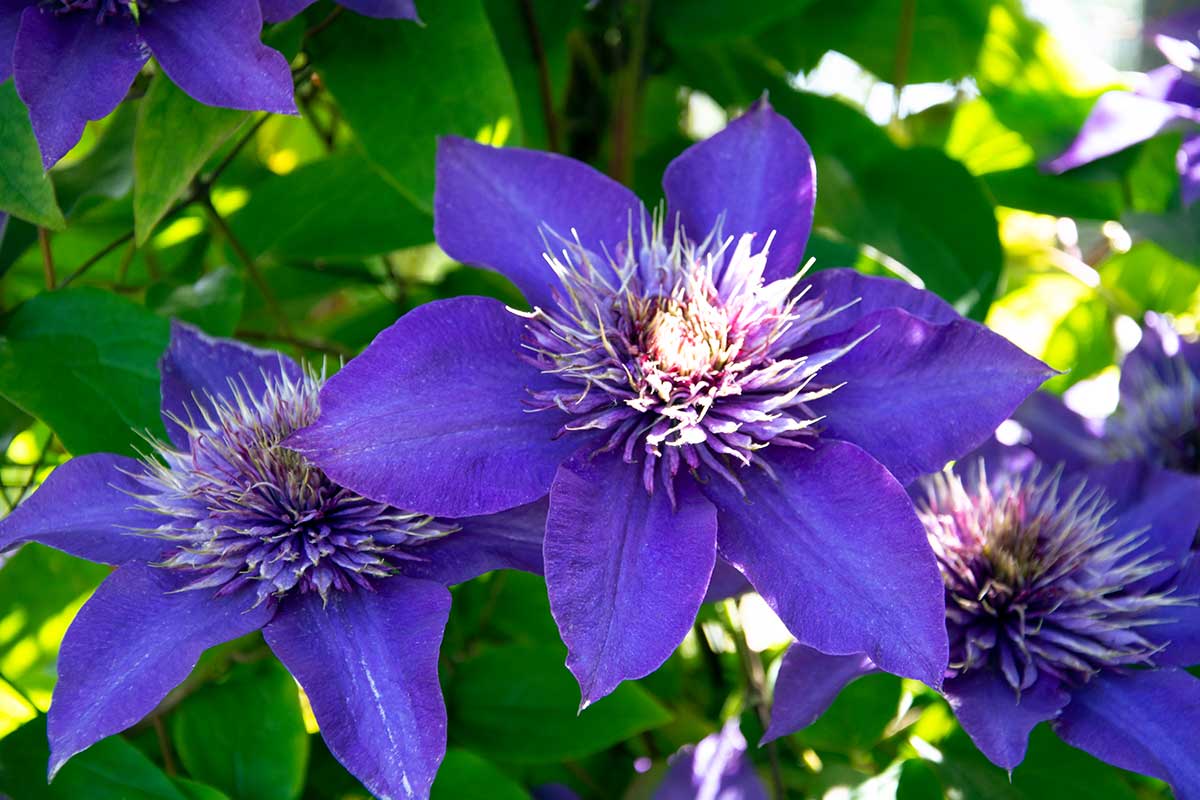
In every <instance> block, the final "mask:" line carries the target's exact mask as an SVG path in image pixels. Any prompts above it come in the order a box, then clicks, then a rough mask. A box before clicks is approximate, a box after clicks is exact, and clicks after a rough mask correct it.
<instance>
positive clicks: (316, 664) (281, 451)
mask: <svg viewBox="0 0 1200 800" xmlns="http://www.w3.org/2000/svg"><path fill="white" fill-rule="evenodd" d="M162 370H163V419H164V422H165V423H166V425H167V430H168V432H169V434H170V438H171V442H172V444H157V443H156V444H155V451H156V455H157V459H155V458H146V459H145V460H143V461H138V460H134V459H130V458H124V457H121V456H114V455H107V454H98V455H87V456H80V457H77V458H73V459H71V460H70V461H68V462H67V463H66V464H64V465H63V466H61V467H59V468H57V469H56V470H55V471H54V472H53V473H51V475H50V477H49V479H48V480H47V481H46V483H45V484H44V485H43V486H42V487H41V488H40V489H39V490H38V491H37V492H36V493H35V494H34V495H33V496H32V497H30V499H29V500H28V501H26V502H25V503H23V504H22V505H20V506H18V507H17V509H16V510H15V511H13V512H12V514H10V515H9V516H8V517H6V518H5V519H3V520H0V549H4V548H7V547H11V546H13V545H18V544H21V543H23V542H28V541H34V542H41V543H42V544H45V545H48V546H50V547H55V548H58V549H60V550H63V551H65V552H68V553H71V554H73V555H76V556H80V557H83V558H87V559H90V560H92V561H98V562H102V563H108V564H115V565H118V566H117V569H116V571H115V572H113V574H112V575H111V576H109V578H108V579H107V580H105V581H104V583H102V584H101V585H100V587H99V588H98V589H97V590H96V593H95V594H94V595H93V596H92V598H91V599H90V600H88V602H87V603H86V604H85V605H84V606H83V608H82V609H81V610H80V612H79V615H78V616H77V617H76V619H75V621H74V622H73V623H72V625H71V627H70V629H69V630H68V631H67V634H66V637H65V638H64V640H63V644H62V649H61V651H60V654H59V660H58V671H59V679H58V684H57V686H56V687H55V691H54V698H53V702H52V703H51V706H50V714H49V721H48V727H49V736H50V749H51V760H50V766H49V772H50V775H51V777H53V775H54V774H55V773H56V772H58V770H59V769H60V768H61V767H62V766H63V764H65V763H66V762H67V760H69V759H70V758H71V757H72V756H74V755H75V754H76V753H79V752H81V751H83V750H85V749H86V748H88V747H89V746H91V745H92V744H93V743H95V742H97V741H99V740H100V739H103V738H104V737H106V736H110V735H113V734H116V733H119V732H120V731H123V730H125V729H126V728H128V727H129V726H131V725H133V724H135V723H136V722H138V721H139V720H140V719H142V717H144V716H145V715H146V714H148V713H149V712H150V711H152V710H153V709H154V708H155V706H156V705H158V703H159V702H160V701H161V700H162V699H163V698H164V697H165V696H166V695H167V693H168V692H170V691H171V690H172V689H173V688H174V687H175V686H176V685H178V684H179V682H180V681H182V680H183V679H184V678H186V677H187V675H188V674H189V673H190V672H191V670H192V668H193V667H194V666H195V665H196V660H197V658H198V657H199V656H200V654H201V653H202V652H203V651H204V650H205V649H207V648H209V647H212V646H214V645H217V644H220V643H222V642H225V641H229V640H231V639H235V638H237V637H239V636H242V635H245V634H248V633H251V632H253V631H256V630H259V629H261V630H262V632H263V635H264V637H265V638H266V640H267V643H268V644H269V645H270V647H271V649H272V650H273V651H274V652H275V654H276V655H277V656H278V657H279V659H280V660H281V661H282V662H283V663H284V665H285V666H287V668H288V669H289V670H290V671H291V673H292V675H294V676H295V678H296V680H297V681H298V682H299V683H300V685H301V686H303V687H304V689H305V691H306V692H307V693H308V696H309V699H310V701H311V703H312V708H313V713H314V714H315V715H316V718H317V721H318V723H319V724H320V726H321V731H322V733H323V735H324V737H325V741H326V742H327V743H328V744H329V748H330V750H331V752H333V754H334V755H335V756H336V757H337V758H338V759H339V760H340V761H341V762H342V763H343V764H344V765H345V766H346V768H347V769H349V770H350V772H352V773H353V774H354V775H355V776H357V777H358V778H359V780H361V781H362V782H363V784H364V785H365V786H366V787H367V788H368V789H370V790H371V791H372V792H373V793H374V794H376V795H378V796H380V797H404V798H410V797H411V798H423V797H427V796H428V795H429V787H430V785H431V784H432V782H433V778H434V775H435V773H436V772H437V768H438V764H439V763H441V759H442V756H443V755H444V753H445V748H446V710H445V706H444V704H443V701H442V695H441V688H440V686H439V683H438V669H437V662H438V651H439V648H440V645H441V639H442V631H443V629H444V627H445V624H446V619H447V615H448V613H449V610H450V593H449V591H447V589H446V588H445V587H446V586H447V585H449V584H452V583H458V582H461V581H463V580H467V579H469V578H471V577H474V576H476V575H479V574H481V573H483V572H486V571H489V570H492V569H500V568H518V569H526V570H530V571H540V556H541V552H540V542H541V536H542V527H543V525H544V519H545V510H544V505H541V506H539V505H533V506H528V507H523V508H519V509H516V510H514V511H511V512H507V513H506V514H498V515H494V516H492V517H487V518H476V519H464V520H439V519H433V518H431V517H428V516H424V515H419V514H412V513H409V512H406V511H402V510H400V509H397V508H394V507H391V506H387V505H384V504H381V503H376V502H372V501H369V500H366V499H364V498H363V497H361V496H359V495H357V494H355V493H354V492H351V491H349V490H347V489H345V488H343V487H341V486H339V485H337V484H336V483H334V482H333V481H331V480H330V479H329V478H328V477H326V476H325V475H324V474H323V473H322V472H321V471H320V470H319V469H317V468H316V467H314V466H313V465H312V464H310V463H308V462H307V461H306V460H305V459H304V457H303V456H301V455H300V454H299V453H296V452H294V451H292V450H288V449H287V448H285V447H282V446H281V445H280V442H281V441H283V439H285V438H286V437H287V436H288V435H289V434H290V433H291V432H292V431H293V430H295V429H296V428H298V427H301V426H303V425H306V424H309V423H311V422H312V421H313V419H315V418H316V415H317V412H318V406H317V392H318V389H319V386H320V381H319V380H318V379H317V378H316V377H315V376H313V375H312V374H309V373H306V372H305V371H303V370H302V369H301V368H300V367H299V366H298V365H297V364H296V363H294V362H292V361H291V360H289V359H287V358H286V357H284V356H282V355H280V354H278V353H273V352H269V351H263V350H255V349H252V348H249V347H246V346H245V345H242V344H239V343H236V342H231V341H221V340H215V339H210V338H209V337H207V336H205V335H203V334H202V333H200V332H199V331H197V330H195V329H193V328H189V327H187V326H183V325H178V324H177V325H176V326H175V328H174V330H173V334H172V339H171V346H170V348H169V350H168V351H167V354H166V355H165V356H164V358H163V362H162Z"/></svg>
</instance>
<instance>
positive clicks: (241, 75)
mask: <svg viewBox="0 0 1200 800" xmlns="http://www.w3.org/2000/svg"><path fill="white" fill-rule="evenodd" d="M78 16H86V15H82V14H81V15H78ZM138 31H139V33H140V35H141V37H142V39H143V40H144V41H145V42H146V44H147V45H148V46H149V47H150V50H151V51H152V52H153V53H154V58H155V59H156V60H157V61H158V64H159V66H161V67H162V68H163V72H165V73H167V76H168V77H170V79H171V80H172V81H174V82H175V83H176V84H177V85H178V86H179V88H180V89H183V90H184V91H185V92H187V93H188V94H189V95H191V96H192V97H194V98H196V99H197V100H199V101H200V102H201V103H205V104H206V105H210V106H221V107H222V108H237V109H242V110H244V111H270V112H272V113H275V114H295V113H296V101H295V98H294V97H293V93H292V70H291V67H290V66H289V65H288V61H287V59H286V58H284V57H283V55H282V54H281V53H279V52H277V51H275V50H272V49H271V48H269V47H267V46H266V45H264V44H263V43H262V42H261V41H260V37H261V35H262V12H261V11H260V10H259V7H258V3H256V2H253V0H187V2H182V3H156V4H155V5H154V6H153V7H152V8H150V9H149V10H148V11H147V12H145V13H144V14H143V15H142V18H141V22H140V23H139V25H138Z"/></svg>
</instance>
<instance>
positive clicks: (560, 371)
mask: <svg viewBox="0 0 1200 800" xmlns="http://www.w3.org/2000/svg"><path fill="white" fill-rule="evenodd" d="M651 227H652V230H650V231H647V230H645V229H643V230H641V231H640V237H639V241H640V242H641V244H640V246H638V245H635V242H634V235H633V231H632V230H631V232H630V235H629V238H628V240H627V241H626V242H625V243H624V244H623V245H622V247H621V248H620V249H619V250H618V252H617V253H616V254H615V255H614V254H605V256H604V257H603V258H601V257H598V256H596V255H595V254H592V253H589V252H588V251H587V250H585V249H584V247H583V246H582V245H581V244H580V242H579V240H578V238H577V237H576V238H575V239H574V240H561V239H560V240H558V241H559V242H560V243H561V245H562V248H561V252H560V253H559V255H553V254H547V256H546V260H547V261H548V263H549V264H550V267H551V269H553V271H554V273H555V274H556V275H557V276H558V278H559V280H560V283H561V285H562V287H563V289H562V291H561V292H558V293H556V295H555V298H554V299H555V303H556V305H555V306H554V307H553V308H535V309H534V310H533V311H532V312H531V313H528V314H525V315H524V316H525V317H526V318H527V319H528V325H527V329H526V336H525V347H526V349H527V350H528V353H529V355H528V358H529V360H530V361H531V362H532V363H534V364H535V365H537V366H538V367H539V368H540V369H541V370H542V371H543V372H545V373H546V374H549V375H554V376H556V377H557V378H558V379H559V381H560V384H559V385H557V386H555V387H554V388H552V389H543V390H539V391H535V392H533V395H532V399H531V400H530V402H529V405H530V406H531V408H532V409H534V410H548V409H559V410H561V411H564V412H566V413H567V414H570V415H571V417H572V419H571V420H570V421H569V422H568V423H566V425H565V426H564V427H563V428H562V430H561V431H560V435H565V434H568V433H570V432H579V431H586V432H592V433H597V434H603V435H602V436H600V437H599V441H600V443H599V444H598V446H597V452H608V451H616V452H620V453H621V454H622V455H623V457H624V459H625V460H626V461H627V462H630V463H634V462H636V461H638V460H639V459H641V460H642V477H643V483H644V485H645V487H646V490H647V491H649V492H653V491H654V487H655V483H656V474H655V473H656V471H657V473H658V475H657V480H661V481H662V482H663V484H664V485H665V487H666V490H667V491H668V492H669V493H671V492H672V491H673V489H672V486H673V480H674V477H675V476H676V474H677V473H678V471H679V469H680V467H681V465H686V466H687V468H689V469H698V468H699V467H700V466H701V465H705V466H707V467H709V468H710V469H712V470H713V471H714V472H715V473H716V474H718V475H720V476H722V477H723V478H725V479H726V480H729V481H731V482H732V483H734V484H735V485H738V480H737V477H736V473H735V470H736V469H737V467H739V466H748V465H750V464H755V463H758V464H762V463H763V462H762V461H761V459H760V458H759V457H758V456H757V455H756V452H757V451H758V450H760V449H762V448H764V447H766V446H767V445H769V444H773V445H780V446H788V447H811V446H812V442H813V441H814V440H815V437H816V436H817V427H816V426H817V424H818V422H819V421H820V418H819V417H818V416H817V415H816V414H815V413H814V412H813V411H812V410H811V408H810V407H809V405H808V404H809V403H810V402H811V401H813V400H816V399H817V398H820V397H822V396H824V395H826V394H828V393H829V392H831V391H833V389H834V388H836V387H831V386H826V385H822V384H821V383H820V382H819V381H818V380H817V379H816V378H817V371H818V370H819V369H820V367H821V366H823V365H825V364H828V363H829V362H830V361H831V360H833V359H834V358H837V357H838V356H840V355H841V354H843V353H844V352H846V351H848V350H849V349H850V348H851V347H853V346H854V344H856V343H857V342H855V343H851V344H850V345H847V346H846V347H843V348H840V349H838V350H837V351H836V352H827V353H821V354H819V356H817V357H814V356H805V355H798V354H796V353H795V352H794V351H795V349H796V347H797V345H798V344H799V343H800V342H801V341H802V340H803V339H804V337H805V335H806V334H807V333H808V332H809V331H810V330H811V329H812V328H813V326H814V325H816V324H818V323H820V322H822V321H824V320H826V319H828V318H829V317H831V316H832V315H833V314H835V313H837V312H838V311H839V310H841V309H828V308H826V307H825V306H824V304H823V303H822V302H821V300H820V299H806V298H805V295H806V291H807V290H803V291H799V292H796V291H795V289H796V286H797V284H798V283H799V281H800V280H801V279H802V277H803V274H804V273H803V272H800V273H798V274H797V275H795V276H793V277H791V278H788V279H785V280H778V281H775V282H773V283H770V284H766V285H764V284H763V271H764V269H765V267H766V263H767V252H768V249H769V247H770V243H771V241H770V240H771V237H767V241H766V243H765V244H764V246H763V248H762V249H761V250H760V251H759V252H757V253H754V252H752V246H753V242H754V235H752V234H747V235H744V236H742V237H741V238H740V239H739V240H738V242H737V245H736V247H731V245H732V244H733V239H732V238H730V239H724V240H723V239H722V238H721V232H720V227H721V226H720V223H718V225H717V228H716V229H715V230H714V231H713V232H712V233H710V234H709V236H708V237H707V238H705V239H704V240H703V241H701V242H694V241H692V240H690V239H689V238H688V237H687V236H686V235H685V233H684V232H683V230H682V229H681V228H680V227H679V226H678V225H677V226H676V228H675V231H674V234H673V236H672V237H671V240H670V242H668V241H667V240H666V237H665V236H664V232H663V225H662V220H661V217H658V218H656V219H655V220H654V222H653V223H652V224H651ZM548 238H549V237H548ZM547 250H550V247H549V245H547Z"/></svg>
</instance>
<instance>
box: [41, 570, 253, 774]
mask: <svg viewBox="0 0 1200 800" xmlns="http://www.w3.org/2000/svg"><path fill="white" fill-rule="evenodd" d="M186 581H187V578H186V577H181V576H179V575H177V574H174V573H173V572H171V571H170V570H165V569H161V568H159V567H152V566H148V565H146V564H126V565H125V566H123V567H120V568H118V569H117V571H116V572H114V573H113V574H112V575H110V576H109V577H108V578H107V579H106V580H105V581H104V583H102V584H100V588H98V589H97V590H96V593H95V594H94V595H92V598H91V599H90V600H88V601H87V603H85V604H84V606H83V608H82V609H80V611H79V614H78V615H77V616H76V617H75V621H74V622H72V623H71V627H70V628H69V629H68V630H67V635H66V637H65V638H64V639H63V643H62V649H61V650H60V651H59V654H58V684H57V685H56V686H55V689H54V699H53V701H52V703H51V705H50V716H49V720H48V723H47V724H48V726H49V733H50V753H51V755H50V777H51V778H53V777H54V774H55V773H56V772H58V770H59V769H60V768H61V767H62V766H63V764H65V763H66V762H67V761H68V760H69V759H70V758H71V757H72V756H74V755H75V754H76V753H80V752H82V751H84V750H86V749H87V748H88V747H90V746H91V745H93V744H95V743H96V742H98V741H100V740H101V739H103V738H105V737H107V736H111V735H113V734H115V733H119V732H121V731H123V730H125V729H126V728H128V727H129V726H131V725H133V724H134V723H136V722H138V721H139V720H141V719H142V717H144V716H146V714H148V713H150V712H151V711H153V710H154V708H155V706H157V705H158V704H159V702H161V701H162V699H163V698H164V697H166V696H167V693H168V692H170V691H171V690H172V689H174V688H175V687H176V686H178V685H179V683H180V681H182V680H183V679H184V678H186V677H187V676H188V674H189V673H191V671H192V668H193V667H195V666H196V662H197V660H198V659H199V658H200V654H201V653H203V652H204V651H205V650H206V649H208V648H209V647H213V646H214V645H218V644H221V643H223V642H227V641H230V640H232V639H236V638H237V637H239V636H244V635H245V634H247V633H251V632H252V631H255V630H258V629H259V628H261V627H262V626H263V625H265V624H266V623H267V621H268V620H270V618H271V615H272V614H273V613H274V609H273V608H272V607H271V606H270V605H268V604H263V605H259V606H258V607H256V608H255V607H253V606H254V601H255V593H254V592H253V591H252V590H243V591H241V592H239V593H235V594H232V595H229V596H227V597H221V598H214V597H213V596H212V594H211V593H208V592H204V591H182V592H181V591H177V590H178V589H179V588H180V586H182V585H183V584H184V583H186Z"/></svg>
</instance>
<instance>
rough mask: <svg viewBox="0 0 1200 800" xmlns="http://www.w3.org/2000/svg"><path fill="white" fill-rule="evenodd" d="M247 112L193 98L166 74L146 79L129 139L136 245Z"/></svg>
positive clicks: (245, 116) (244, 117)
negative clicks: (131, 138)
mask: <svg viewBox="0 0 1200 800" xmlns="http://www.w3.org/2000/svg"><path fill="white" fill-rule="evenodd" d="M248 117H249V114H247V113H246V112H245V111H233V110H230V109H227V108H214V107H213V106H206V105H204V104H202V103H199V102H197V101H195V100H193V99H192V98H191V97H188V95H187V94H186V93H184V91H183V90H182V89H180V88H179V87H178V86H176V85H175V84H174V83H172V82H171V81H169V80H167V79H166V76H159V77H158V78H156V79H155V80H154V81H151V83H150V90H149V91H148V92H147V93H146V96H145V97H144V98H142V103H141V110H140V112H139V113H138V120H137V133H136V134H135V136H134V143H133V150H134V165H133V168H134V175H135V179H134V186H133V219H134V231H135V233H136V236H137V243H138V244H139V245H141V244H145V242H146V240H147V239H149V238H150V234H151V233H153V232H154V227H155V226H156V225H158V223H159V222H160V221H162V218H163V217H164V216H165V215H166V213H167V211H169V210H170V208H171V206H172V205H173V204H174V203H175V201H176V200H178V199H179V198H180V196H182V195H183V193H184V191H185V190H186V189H187V188H188V185H189V184H190V183H191V182H192V179H193V178H194V177H196V173H198V172H199V171H200V169H201V168H202V167H203V166H204V162H206V161H208V159H209V158H211V157H212V155H213V153H215V152H216V151H217V148H219V147H220V146H221V145H222V144H224V142H225V140H226V139H228V138H229V137H230V135H231V134H232V133H233V132H234V131H236V130H237V129H238V127H239V126H241V124H242V123H243V122H245V121H246V119H247V118H248Z"/></svg>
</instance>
